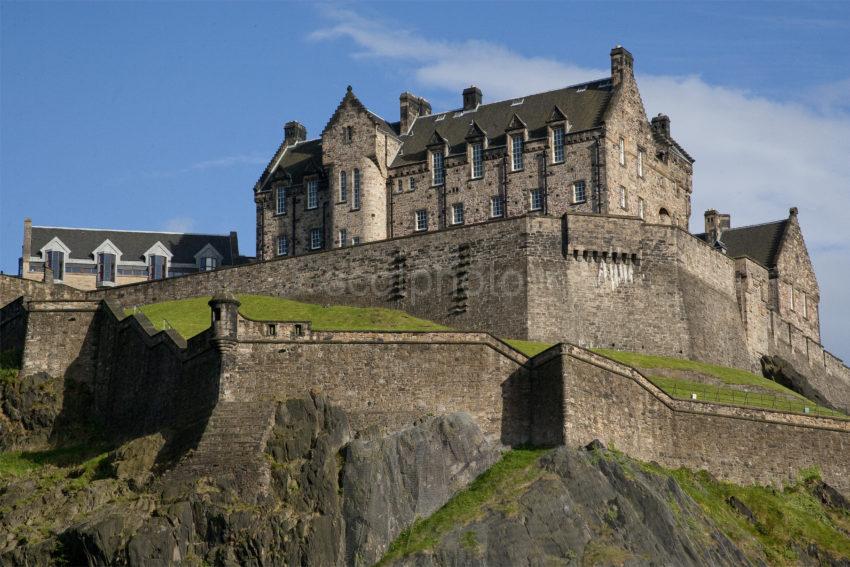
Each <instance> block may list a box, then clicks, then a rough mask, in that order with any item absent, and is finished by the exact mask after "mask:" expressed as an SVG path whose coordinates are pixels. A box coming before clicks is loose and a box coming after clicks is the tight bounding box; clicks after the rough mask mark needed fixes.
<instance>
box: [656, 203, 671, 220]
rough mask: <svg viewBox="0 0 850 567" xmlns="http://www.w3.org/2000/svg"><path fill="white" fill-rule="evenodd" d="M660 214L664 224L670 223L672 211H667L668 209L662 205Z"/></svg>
mask: <svg viewBox="0 0 850 567" xmlns="http://www.w3.org/2000/svg"><path fill="white" fill-rule="evenodd" d="M658 216H659V217H660V218H661V222H662V224H670V213H669V212H667V209H665V208H664V207H661V210H659V211H658Z"/></svg>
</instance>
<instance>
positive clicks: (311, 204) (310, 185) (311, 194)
mask: <svg viewBox="0 0 850 567" xmlns="http://www.w3.org/2000/svg"><path fill="white" fill-rule="evenodd" d="M318 206H319V180H318V179H311V180H310V181H308V182H307V208H308V209H315V208H316V207H318Z"/></svg>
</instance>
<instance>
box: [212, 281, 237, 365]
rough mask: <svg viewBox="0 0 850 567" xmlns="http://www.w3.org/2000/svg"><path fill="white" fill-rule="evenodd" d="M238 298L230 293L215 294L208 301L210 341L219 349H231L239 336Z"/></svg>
mask: <svg viewBox="0 0 850 567" xmlns="http://www.w3.org/2000/svg"><path fill="white" fill-rule="evenodd" d="M240 305H241V303H239V300H238V299H236V297H235V296H234V295H232V294H230V293H223V294H220V295H216V296H215V297H213V298H212V299H210V301H209V306H210V317H211V321H210V324H211V326H212V332H213V336H212V339H211V341H212V342H213V344H214V345H215V346H216V348H217V349H218V350H219V351H227V350H232V349H233V348H235V346H236V340H237V339H238V338H239V328H238V325H239V306H240Z"/></svg>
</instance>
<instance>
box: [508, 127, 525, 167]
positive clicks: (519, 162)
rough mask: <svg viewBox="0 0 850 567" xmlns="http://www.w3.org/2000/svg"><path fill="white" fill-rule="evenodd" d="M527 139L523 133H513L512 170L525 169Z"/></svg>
mask: <svg viewBox="0 0 850 567" xmlns="http://www.w3.org/2000/svg"><path fill="white" fill-rule="evenodd" d="M524 144H525V140H524V138H523V135H522V134H511V171H520V170H522V169H523V154H522V150H523V145H524Z"/></svg>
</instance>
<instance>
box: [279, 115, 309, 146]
mask: <svg viewBox="0 0 850 567" xmlns="http://www.w3.org/2000/svg"><path fill="white" fill-rule="evenodd" d="M283 139H284V141H285V142H286V145H287V146H294V145H295V144H296V143H298V142H303V141H304V140H306V139H307V128H305V127H304V125H303V124H301V123H300V122H297V121H295V120H291V121H289V122H287V123H286V124H284V126H283Z"/></svg>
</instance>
